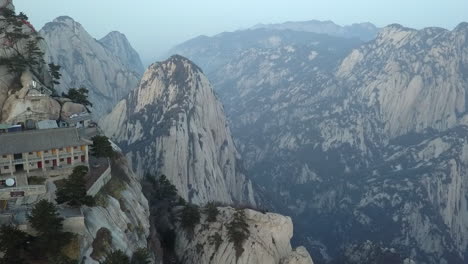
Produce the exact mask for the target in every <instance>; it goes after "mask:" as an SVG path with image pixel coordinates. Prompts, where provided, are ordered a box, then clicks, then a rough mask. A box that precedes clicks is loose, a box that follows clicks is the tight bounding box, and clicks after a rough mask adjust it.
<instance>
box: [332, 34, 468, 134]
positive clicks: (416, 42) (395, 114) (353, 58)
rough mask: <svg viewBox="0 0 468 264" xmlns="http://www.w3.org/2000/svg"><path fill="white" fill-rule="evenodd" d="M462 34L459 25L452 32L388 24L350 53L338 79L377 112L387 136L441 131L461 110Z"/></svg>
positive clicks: (467, 65) (466, 46)
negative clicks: (427, 130)
mask: <svg viewBox="0 0 468 264" xmlns="http://www.w3.org/2000/svg"><path fill="white" fill-rule="evenodd" d="M467 36H468V30H466V27H464V26H463V25H460V27H458V28H457V29H455V30H453V31H448V30H444V29H440V28H426V29H424V30H420V31H418V30H414V29H408V28H404V27H402V26H399V25H392V26H389V27H387V28H385V29H384V30H382V32H381V33H380V34H379V35H378V37H377V38H376V40H375V41H373V42H370V43H368V44H366V45H364V46H362V47H360V48H359V49H356V50H354V51H353V52H352V53H351V54H350V55H349V56H348V57H347V58H346V59H345V60H344V61H343V63H342V64H341V66H340V68H339V70H338V73H337V75H338V77H341V78H343V79H345V80H346V82H347V85H348V86H350V87H355V88H356V90H355V95H356V96H357V97H359V98H357V100H359V101H360V102H363V103H365V104H367V105H368V106H370V107H374V108H377V109H378V111H379V115H380V118H381V121H382V122H384V123H385V130H386V131H385V132H386V133H387V134H388V135H389V136H390V137H396V136H399V135H403V134H406V133H408V132H410V131H416V132H421V131H423V130H424V129H426V128H433V129H437V130H440V131H443V130H445V129H448V128H451V127H453V126H455V125H457V124H458V123H459V122H460V120H461V119H462V118H464V115H465V112H466V87H467V86H468V83H467V82H468V75H467V72H466V69H468V59H467V57H468V42H467ZM370 65H372V67H369V66H370ZM441 95H443V96H441Z"/></svg>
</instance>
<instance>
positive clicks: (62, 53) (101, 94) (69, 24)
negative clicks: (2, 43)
mask: <svg viewBox="0 0 468 264" xmlns="http://www.w3.org/2000/svg"><path fill="white" fill-rule="evenodd" d="M40 34H41V35H42V36H43V37H44V39H45V42H46V43H47V45H48V49H47V54H46V56H47V60H48V61H51V62H54V63H55V64H58V65H60V66H61V67H62V68H61V71H60V72H61V73H62V78H61V80H60V85H58V86H57V91H58V92H59V93H61V92H66V91H67V90H68V89H69V88H80V87H85V88H87V89H88V90H89V98H90V100H91V102H92V103H93V108H92V112H93V114H94V115H95V116H96V117H98V118H99V117H101V116H103V115H104V114H106V113H108V112H109V111H110V110H111V109H112V108H113V107H114V106H115V104H116V103H117V102H119V101H120V100H121V99H122V98H124V97H125V96H127V94H128V93H129V91H130V90H132V89H133V88H135V87H136V85H137V83H138V81H139V78H140V74H138V73H137V72H135V71H133V69H130V68H128V67H127V65H126V64H125V63H127V61H122V60H121V58H120V57H119V56H120V53H119V54H116V53H115V52H114V50H109V49H108V48H106V47H105V46H104V45H103V44H101V43H100V42H99V41H97V40H95V39H94V38H93V37H92V36H91V35H89V33H88V32H86V30H85V29H84V28H83V27H82V26H81V24H79V23H78V22H76V21H74V20H73V19H72V18H70V17H58V18H56V19H55V20H54V21H53V22H50V23H47V24H46V25H45V26H44V27H43V28H42V29H41V31H40ZM129 52H131V51H129Z"/></svg>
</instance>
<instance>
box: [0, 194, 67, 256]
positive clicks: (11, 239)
mask: <svg viewBox="0 0 468 264" xmlns="http://www.w3.org/2000/svg"><path fill="white" fill-rule="evenodd" d="M28 221H29V223H30V224H31V227H32V228H34V229H35V230H36V232H37V236H31V235H28V234H26V233H25V232H23V231H21V230H18V229H16V228H15V227H12V226H2V227H0V251H2V252H4V255H3V257H2V258H0V263H2V264H3V263H8V264H11V263H14V264H26V263H36V262H38V263H71V261H72V259H71V258H70V257H68V256H67V253H64V251H66V250H65V249H66V248H67V247H70V246H72V245H71V242H72V241H73V239H74V238H75V237H74V235H73V234H71V233H67V232H63V231H62V222H63V218H61V217H60V216H59V214H58V212H57V208H56V207H55V205H54V204H52V203H50V202H48V201H46V200H41V201H39V202H38V203H37V204H36V205H35V206H34V207H33V209H32V210H31V214H30V215H29V216H28ZM70 252H71V251H68V253H70ZM71 255H73V254H71Z"/></svg>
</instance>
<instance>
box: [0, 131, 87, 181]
mask: <svg viewBox="0 0 468 264" xmlns="http://www.w3.org/2000/svg"><path fill="white" fill-rule="evenodd" d="M90 144H91V142H90V141H87V140H85V139H82V138H81V137H80V136H79V134H78V131H77V130H76V128H61V129H45V130H31V131H25V132H16V133H5V134H0V176H4V175H10V176H14V174H15V173H21V172H26V173H27V174H29V173H30V172H31V171H34V170H42V171H47V170H51V169H57V168H63V167H74V166H77V165H87V164H88V160H89V156H88V155H89V154H88V146H89V145H90Z"/></svg>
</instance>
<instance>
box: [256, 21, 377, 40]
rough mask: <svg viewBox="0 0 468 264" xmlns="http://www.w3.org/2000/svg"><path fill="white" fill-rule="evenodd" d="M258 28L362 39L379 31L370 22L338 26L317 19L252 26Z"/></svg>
mask: <svg viewBox="0 0 468 264" xmlns="http://www.w3.org/2000/svg"><path fill="white" fill-rule="evenodd" d="M258 28H266V29H275V30H293V31H302V32H313V33H319V34H327V35H330V36H334V37H343V38H358V39H361V40H363V41H370V40H372V39H374V38H375V37H376V35H377V33H378V32H379V28H377V27H376V26H375V25H373V24H371V23H356V24H352V25H347V26H339V25H337V24H335V23H333V22H332V21H319V20H310V21H303V22H286V23H281V24H258V25H256V26H254V27H253V29H258Z"/></svg>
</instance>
